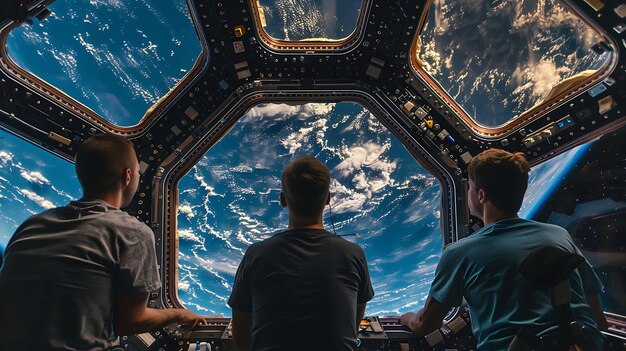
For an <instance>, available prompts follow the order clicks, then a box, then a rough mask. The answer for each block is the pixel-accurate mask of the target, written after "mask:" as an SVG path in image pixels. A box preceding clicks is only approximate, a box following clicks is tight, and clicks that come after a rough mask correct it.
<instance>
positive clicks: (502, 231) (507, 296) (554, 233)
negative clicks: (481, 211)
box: [430, 219, 603, 351]
mask: <svg viewBox="0 0 626 351" xmlns="http://www.w3.org/2000/svg"><path fill="white" fill-rule="evenodd" d="M544 246H553V247H558V248H561V249H563V250H565V251H568V252H571V253H576V254H578V255H582V254H581V253H580V251H579V250H578V248H576V246H575V245H574V243H573V241H572V238H571V237H570V235H569V233H568V232H567V231H566V230H565V229H563V228H561V227H558V226H555V225H551V224H545V223H539V222H534V221H529V220H524V219H508V220H503V221H499V222H495V223H491V224H490V225H488V226H485V227H484V228H482V229H481V230H479V231H477V232H475V233H474V234H472V235H471V236H469V237H467V238H463V239H461V240H459V241H458V242H455V243H452V244H450V245H448V246H447V247H446V248H445V249H444V251H443V254H442V256H441V260H440V262H439V265H438V266H437V271H436V273H435V279H434V281H433V283H432V286H431V289H430V296H432V297H433V298H434V299H435V300H437V301H439V302H441V303H443V304H445V305H447V306H449V307H453V306H459V305H461V303H462V301H463V298H465V300H466V301H467V303H468V305H469V308H470V315H471V321H472V329H473V332H474V336H475V337H476V338H477V339H478V349H479V350H481V351H500V350H506V349H507V348H508V345H509V344H510V342H511V340H512V338H513V336H515V334H516V333H517V332H518V330H519V329H520V328H521V327H522V326H524V325H535V326H537V327H538V330H542V331H545V330H550V329H554V328H555V327H556V325H557V323H556V317H555V315H554V312H553V308H552V304H551V296H550V293H549V292H543V291H537V290H534V289H533V288H532V287H531V286H530V284H529V283H527V281H526V280H525V278H524V277H522V276H521V274H520V273H519V272H518V270H519V266H520V265H521V263H522V262H523V260H524V259H525V258H526V257H527V256H528V255H529V254H530V253H531V252H532V251H533V250H535V249H538V248H540V247H544ZM570 286H571V288H572V297H571V306H572V309H573V312H574V315H575V316H576V319H577V320H578V321H579V322H581V323H583V324H584V325H586V326H588V327H590V328H587V329H589V333H590V335H591V337H592V339H593V341H594V344H595V345H601V344H602V340H603V337H602V334H600V332H599V331H598V330H597V328H596V323H595V319H594V317H593V313H592V310H591V308H590V307H589V306H588V305H587V304H586V295H591V294H598V293H600V291H601V290H602V283H601V282H600V280H599V279H598V276H597V275H596V274H595V273H594V272H593V269H592V268H591V265H590V264H589V262H587V260H585V261H584V262H583V263H581V264H580V265H579V266H578V268H577V269H576V270H574V272H573V273H572V275H571V277H570ZM598 349H600V348H598Z"/></svg>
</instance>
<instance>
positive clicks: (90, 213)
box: [0, 200, 160, 350]
mask: <svg viewBox="0 0 626 351" xmlns="http://www.w3.org/2000/svg"><path fill="white" fill-rule="evenodd" d="M159 287H160V278H159V272H158V270H157V264H156V253H155V249H154V234H153V233H152V231H151V230H150V228H148V227H147V226H146V225H145V224H143V223H141V222H139V221H138V220H137V219H136V218H134V217H132V216H130V215H128V214H127V213H125V212H123V211H121V210H119V209H117V208H113V207H111V206H109V205H108V204H107V203H106V202H104V201H101V200H94V201H75V202H72V203H70V204H69V205H68V206H65V207H61V208H56V209H52V210H49V211H46V212H44V213H42V214H39V215H36V216H34V217H31V218H29V219H28V220H27V221H26V222H24V224H22V225H21V226H20V227H19V228H18V229H17V231H16V232H15V234H14V236H13V238H11V240H10V242H9V245H8V246H7V248H6V253H5V261H4V266H3V267H2V270H0V349H1V350H103V349H105V348H108V347H110V346H111V339H112V338H113V337H114V335H113V329H112V322H113V296H114V293H115V292H122V293H140V292H148V291H153V290H156V289H158V288H159Z"/></svg>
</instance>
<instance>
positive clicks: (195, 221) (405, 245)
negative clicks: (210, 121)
mask: <svg viewBox="0 0 626 351" xmlns="http://www.w3.org/2000/svg"><path fill="white" fill-rule="evenodd" d="M305 154H308V155H313V156H315V157H317V158H318V159H320V160H321V161H322V162H325V163H326V165H327V166H328V167H329V169H330V171H331V177H332V178H333V182H332V185H331V192H332V212H333V218H334V222H335V227H336V230H337V233H338V234H358V236H356V237H355V236H346V237H345V238H346V240H351V241H355V242H356V243H358V244H359V245H361V246H362V247H363V249H364V250H365V254H366V256H367V259H368V262H369V268H370V272H371V277H372V283H373V285H374V290H375V292H376V296H375V297H374V299H373V300H372V301H370V303H369V304H368V306H367V313H369V314H379V315H389V314H392V315H395V314H399V313H402V312H407V311H411V310H415V309H417V308H418V307H419V306H421V305H422V304H423V302H424V301H425V298H426V295H427V294H428V290H429V288H430V283H431V281H432V278H433V275H434V270H435V267H436V265H437V262H438V261H439V257H440V254H441V249H442V245H443V241H442V235H441V232H440V229H439V201H440V187H439V183H438V182H437V180H436V179H435V178H434V177H433V176H432V175H430V174H429V173H428V172H427V171H426V170H424V169H423V168H421V167H420V166H419V165H418V163H417V162H416V161H415V160H414V159H413V158H412V157H411V156H410V154H409V153H408V152H407V151H406V149H405V148H404V146H403V145H402V144H401V143H400V142H399V141H398V140H397V139H396V137H395V136H394V135H393V134H391V133H390V132H389V131H388V130H387V129H386V128H385V127H384V126H383V125H382V124H381V123H380V122H379V121H378V120H377V119H376V117H374V116H373V115H372V114H371V113H369V112H368V111H367V110H366V109H364V108H363V107H362V106H360V105H358V104H355V103H349V102H342V103H336V104H334V103H333V104H313V103H311V104H305V105H297V106H289V105H284V104H264V105H259V106H256V107H254V108H252V109H251V110H250V111H249V112H248V113H247V114H246V115H245V116H244V117H242V118H241V119H240V120H239V122H238V123H237V124H236V125H235V127H234V128H233V129H232V130H231V131H230V132H229V133H228V134H227V135H226V136H225V137H224V138H223V139H222V140H221V141H220V142H219V143H217V144H216V145H215V146H213V147H212V148H211V149H210V150H209V151H208V152H207V153H206V154H205V155H204V157H203V158H202V159H201V160H200V161H199V162H198V164H197V165H196V166H195V167H194V168H193V169H191V171H190V172H189V173H188V174H187V175H185V176H184V177H183V178H182V179H181V181H180V184H179V188H178V190H179V193H180V195H179V207H178V238H179V258H178V269H179V272H178V294H179V298H180V301H182V302H183V304H184V305H185V306H186V307H187V308H189V309H192V310H195V311H198V312H201V313H205V314H222V315H225V316H228V315H230V313H231V312H230V308H229V307H228V306H227V305H226V301H227V299H228V296H229V295H230V291H231V288H232V282H233V279H234V275H235V271H236V270H237V266H238V265H239V261H240V260H241V258H242V257H243V254H244V252H245V250H246V248H247V247H248V246H249V245H250V244H252V243H254V242H257V241H260V240H262V239H264V238H267V237H270V236H271V235H273V234H275V233H277V232H279V231H281V230H284V229H286V227H287V213H286V211H285V210H284V209H283V208H282V206H281V205H280V202H279V194H280V176H281V172H282V168H283V167H284V165H286V164H287V163H288V162H289V161H290V160H292V159H293V158H294V157H295V156H297V155H305ZM325 223H326V228H327V229H328V230H331V231H332V226H331V225H330V222H329V216H328V212H326V213H325Z"/></svg>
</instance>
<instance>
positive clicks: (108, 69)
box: [7, 0, 201, 127]
mask: <svg viewBox="0 0 626 351" xmlns="http://www.w3.org/2000/svg"><path fill="white" fill-rule="evenodd" d="M49 9H50V10H51V11H52V15H51V16H49V17H48V18H47V19H46V20H44V21H42V22H36V23H34V24H33V25H30V26H28V25H25V24H23V25H22V26H20V27H17V28H15V29H14V30H13V31H12V32H11V33H10V34H9V36H8V40H7V46H8V47H7V50H8V54H9V56H10V57H11V58H12V59H13V60H14V62H15V63H16V64H17V65H19V66H21V68H23V69H24V70H26V71H28V72H30V73H32V74H34V75H35V76H38V77H40V78H41V79H42V80H44V81H45V82H47V83H48V84H50V85H52V86H55V87H56V88H58V89H60V90H61V91H63V92H65V93H66V94H67V95H69V96H70V97H72V98H74V99H76V100H77V101H79V102H80V103H82V104H84V105H86V106H87V107H88V108H90V109H91V110H93V111H94V112H95V113H96V114H98V115H99V116H101V117H102V118H104V119H105V120H107V121H109V122H110V123H112V124H113V125H116V126H119V127H129V126H133V125H136V124H138V123H139V122H140V120H141V119H142V117H143V116H144V114H145V113H146V111H147V110H148V108H150V107H151V106H152V105H153V104H154V103H155V102H156V101H157V100H158V99H159V98H161V97H162V96H164V95H165V94H166V93H167V92H168V91H169V90H170V89H171V88H172V87H174V86H175V85H176V84H177V83H178V82H179V81H180V80H181V79H182V78H183V76H185V75H186V74H187V72H188V71H190V70H191V69H192V67H193V66H194V63H195V61H196V59H197V58H198V55H199V54H200V52H201V45H200V42H199V40H198V37H197V35H196V32H195V29H194V26H193V24H192V21H191V17H190V13H189V10H188V8H187V5H186V2H185V1H184V0H176V1H157V2H154V1H153V2H149V1H140V0H129V1H113V0H106V1H89V2H84V1H78V0H69V1H56V2H54V3H53V4H51V5H50V7H49ZM42 62H45V64H42ZM18 69H19V68H18Z"/></svg>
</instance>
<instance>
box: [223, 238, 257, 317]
mask: <svg viewBox="0 0 626 351" xmlns="http://www.w3.org/2000/svg"><path fill="white" fill-rule="evenodd" d="M249 252H250V248H248V251H246V253H245V254H244V255H243V258H242V259H241V263H239V268H237V273H236V274H235V282H234V283H233V291H232V292H231V294H230V298H229V299H228V305H229V306H230V308H232V309H233V310H236V311H241V312H252V291H251V289H250V277H249V274H248V267H247V264H246V262H247V261H248V256H249Z"/></svg>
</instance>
